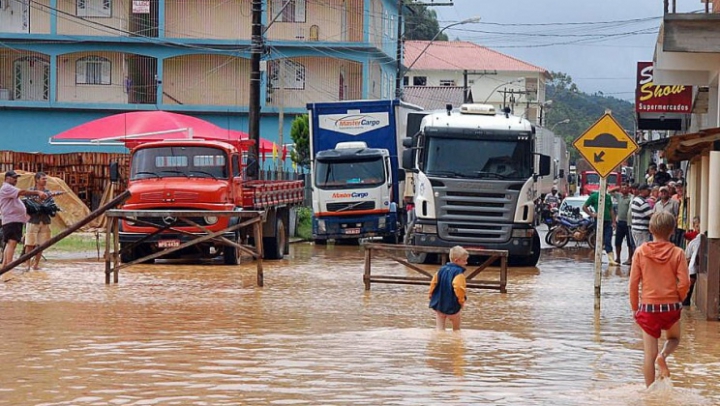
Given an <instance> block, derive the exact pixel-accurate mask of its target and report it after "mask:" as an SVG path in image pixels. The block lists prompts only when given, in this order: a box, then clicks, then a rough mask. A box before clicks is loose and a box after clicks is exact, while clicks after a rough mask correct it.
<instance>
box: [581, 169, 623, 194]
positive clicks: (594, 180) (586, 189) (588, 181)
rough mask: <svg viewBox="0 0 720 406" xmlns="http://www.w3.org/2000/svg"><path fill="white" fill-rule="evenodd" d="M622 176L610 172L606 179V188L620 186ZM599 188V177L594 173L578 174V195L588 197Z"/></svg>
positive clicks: (618, 173)
mask: <svg viewBox="0 0 720 406" xmlns="http://www.w3.org/2000/svg"><path fill="white" fill-rule="evenodd" d="M621 180H622V176H621V175H620V172H612V173H610V174H609V175H608V177H607V185H608V187H615V186H618V187H619V186H620V182H621ZM599 187H600V175H598V173H597V172H595V171H582V172H580V195H581V196H583V195H589V194H590V193H592V192H595V191H597V190H598V188H599Z"/></svg>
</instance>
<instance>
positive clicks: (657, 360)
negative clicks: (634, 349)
mask: <svg viewBox="0 0 720 406" xmlns="http://www.w3.org/2000/svg"><path fill="white" fill-rule="evenodd" d="M665 337H666V339H667V341H665V345H664V346H663V349H662V351H661V352H660V353H658V339H657V338H655V337H653V336H651V335H650V334H648V333H646V332H644V331H643V347H644V350H645V358H644V361H643V375H644V376H645V386H646V387H649V386H650V385H652V383H653V382H655V364H657V366H658V372H659V374H660V377H661V378H667V377H669V376H670V370H669V369H668V366H667V362H666V360H667V357H668V356H669V355H670V354H672V353H673V352H674V351H675V349H677V347H678V345H679V344H680V322H679V321H678V322H677V323H675V324H674V325H673V326H672V327H670V329H669V330H667V331H666V332H665Z"/></svg>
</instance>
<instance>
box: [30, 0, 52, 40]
mask: <svg viewBox="0 0 720 406" xmlns="http://www.w3.org/2000/svg"><path fill="white" fill-rule="evenodd" d="M30 33H31V34H50V0H37V1H33V2H32V4H31V6H30Z"/></svg>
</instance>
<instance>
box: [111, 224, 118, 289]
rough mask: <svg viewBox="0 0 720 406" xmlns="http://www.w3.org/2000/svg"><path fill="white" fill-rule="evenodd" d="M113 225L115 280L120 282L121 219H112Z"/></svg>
mask: <svg viewBox="0 0 720 406" xmlns="http://www.w3.org/2000/svg"><path fill="white" fill-rule="evenodd" d="M111 223H112V225H113V234H112V235H113V254H112V256H113V257H112V260H113V282H114V283H118V281H119V280H120V269H119V268H118V265H120V219H119V218H117V217H113V219H112V221H111Z"/></svg>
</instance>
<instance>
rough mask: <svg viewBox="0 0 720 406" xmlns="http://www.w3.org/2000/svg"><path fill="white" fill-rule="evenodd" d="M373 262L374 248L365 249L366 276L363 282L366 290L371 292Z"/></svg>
mask: <svg viewBox="0 0 720 406" xmlns="http://www.w3.org/2000/svg"><path fill="white" fill-rule="evenodd" d="M371 260H372V247H365V274H364V275H363V282H365V290H370V272H371V270H370V261H371Z"/></svg>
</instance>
